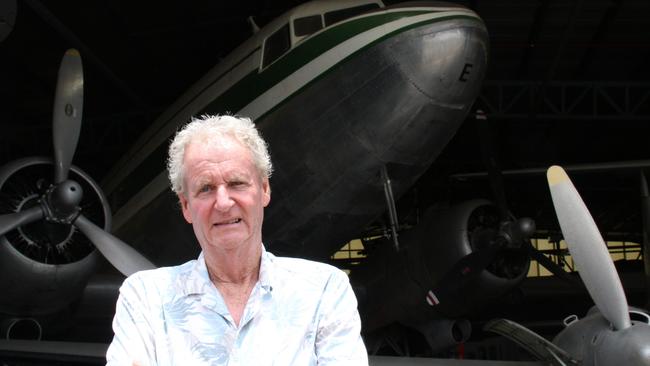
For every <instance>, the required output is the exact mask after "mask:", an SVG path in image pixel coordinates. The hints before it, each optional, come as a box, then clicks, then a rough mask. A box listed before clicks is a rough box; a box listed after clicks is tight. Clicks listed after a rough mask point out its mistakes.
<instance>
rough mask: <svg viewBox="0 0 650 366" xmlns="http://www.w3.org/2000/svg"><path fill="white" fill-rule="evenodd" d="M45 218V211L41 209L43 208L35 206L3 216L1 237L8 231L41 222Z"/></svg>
mask: <svg viewBox="0 0 650 366" xmlns="http://www.w3.org/2000/svg"><path fill="white" fill-rule="evenodd" d="M43 216H44V215H43V209H41V206H34V207H32V208H29V209H27V210H24V211H20V212H16V213H12V214H6V215H2V216H0V235H4V234H6V233H7V232H8V231H11V230H12V229H15V228H17V227H18V226H21V225H25V224H29V223H32V222H34V221H36V220H39V219H41V218H43Z"/></svg>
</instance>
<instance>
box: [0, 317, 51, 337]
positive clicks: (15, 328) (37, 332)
mask: <svg viewBox="0 0 650 366" xmlns="http://www.w3.org/2000/svg"><path fill="white" fill-rule="evenodd" d="M0 331H1V332H2V333H0V334H2V337H3V338H4V339H6V340H16V339H21V340H31V341H40V340H41V337H42V336H43V327H41V323H39V322H38V320H36V319H34V318H10V319H6V320H4V321H3V322H2V323H1V324H0Z"/></svg>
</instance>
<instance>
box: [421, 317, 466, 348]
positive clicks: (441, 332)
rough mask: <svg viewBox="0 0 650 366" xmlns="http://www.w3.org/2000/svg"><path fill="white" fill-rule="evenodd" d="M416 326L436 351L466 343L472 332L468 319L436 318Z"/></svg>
mask: <svg viewBox="0 0 650 366" xmlns="http://www.w3.org/2000/svg"><path fill="white" fill-rule="evenodd" d="M415 328H416V329H417V330H419V331H420V333H422V335H424V338H426V340H427V343H428V344H429V346H430V347H431V350H432V351H433V352H434V353H437V352H441V351H444V350H446V349H448V348H449V347H452V346H455V345H457V344H460V343H464V342H466V341H467V340H468V339H469V336H470V335H471V334H472V324H471V323H470V322H469V320H467V319H435V320H431V321H429V322H427V323H423V324H419V325H417V326H415Z"/></svg>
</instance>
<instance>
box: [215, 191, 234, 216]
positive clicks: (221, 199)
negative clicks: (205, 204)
mask: <svg viewBox="0 0 650 366" xmlns="http://www.w3.org/2000/svg"><path fill="white" fill-rule="evenodd" d="M216 195H217V196H216V197H215V200H214V208H215V209H217V210H219V211H227V210H229V209H230V208H231V207H232V205H233V200H232V198H231V197H230V193H229V192H228V188H227V187H225V186H223V185H221V186H218V187H217V192H216Z"/></svg>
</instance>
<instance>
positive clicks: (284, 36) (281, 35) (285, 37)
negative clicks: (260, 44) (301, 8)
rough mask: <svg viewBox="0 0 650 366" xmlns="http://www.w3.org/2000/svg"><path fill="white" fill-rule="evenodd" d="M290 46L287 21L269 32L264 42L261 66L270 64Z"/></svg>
mask: <svg viewBox="0 0 650 366" xmlns="http://www.w3.org/2000/svg"><path fill="white" fill-rule="evenodd" d="M290 48H291V39H290V33H289V23H287V24H285V25H284V26H283V27H282V28H280V29H278V30H277V31H276V32H275V33H273V34H271V35H270V36H269V38H267V39H266V41H265V42H264V59H263V61H262V68H265V67H267V66H268V65H270V64H272V63H273V61H275V60H277V59H278V58H279V57H280V56H282V55H284V53H285V52H287V51H288V50H289V49H290Z"/></svg>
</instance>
